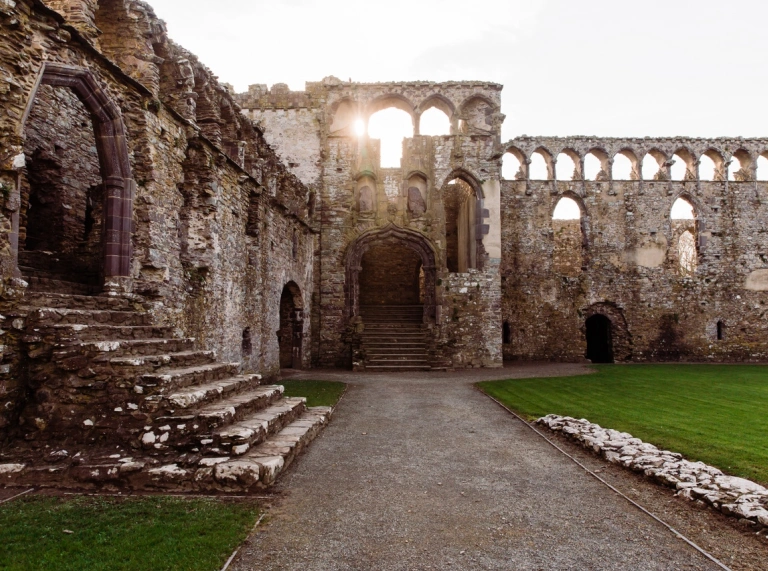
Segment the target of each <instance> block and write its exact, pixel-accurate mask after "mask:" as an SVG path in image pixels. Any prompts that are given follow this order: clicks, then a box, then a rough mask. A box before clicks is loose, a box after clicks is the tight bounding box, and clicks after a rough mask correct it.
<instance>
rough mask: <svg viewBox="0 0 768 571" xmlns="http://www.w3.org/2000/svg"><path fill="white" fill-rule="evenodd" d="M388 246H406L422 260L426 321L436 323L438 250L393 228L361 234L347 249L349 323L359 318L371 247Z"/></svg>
mask: <svg viewBox="0 0 768 571" xmlns="http://www.w3.org/2000/svg"><path fill="white" fill-rule="evenodd" d="M387 244H391V245H398V246H405V247H407V248H409V249H410V250H413V251H414V252H416V254H417V255H418V257H419V258H420V259H421V270H423V272H424V278H423V280H424V282H423V283H424V285H423V299H424V319H425V321H433V320H434V319H435V308H436V305H437V294H436V290H435V285H436V281H437V280H436V265H435V260H436V255H435V249H434V247H433V246H432V244H431V243H430V241H429V240H428V239H427V238H426V237H425V236H424V235H423V234H420V233H419V232H416V231H414V230H408V229H406V228H401V227H399V226H395V225H394V224H389V225H387V226H385V227H384V228H380V229H374V230H369V231H368V232H365V233H364V234H361V235H360V236H359V237H358V238H357V239H356V240H355V241H354V242H352V243H351V244H350V245H349V247H348V249H347V256H346V263H345V267H346V270H345V283H344V286H345V287H344V289H345V294H346V316H347V319H351V318H353V317H356V316H358V315H360V272H361V271H362V260H363V256H364V255H365V253H366V252H367V251H368V249H369V248H371V247H372V246H374V245H375V246H386V245H387Z"/></svg>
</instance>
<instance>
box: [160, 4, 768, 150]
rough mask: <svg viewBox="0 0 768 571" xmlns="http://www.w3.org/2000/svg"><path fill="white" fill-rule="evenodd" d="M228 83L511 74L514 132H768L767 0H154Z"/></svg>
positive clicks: (506, 94) (506, 80) (180, 37)
mask: <svg viewBox="0 0 768 571" xmlns="http://www.w3.org/2000/svg"><path fill="white" fill-rule="evenodd" d="M149 1H150V3H151V4H152V5H153V6H154V7H155V10H156V12H157V14H158V16H160V17H161V18H163V19H165V20H166V22H167V23H168V29H169V33H170V35H171V37H172V38H173V39H174V40H176V41H177V42H178V43H180V44H182V45H183V46H185V47H186V48H188V49H189V50H191V51H192V52H194V53H196V54H197V55H198V56H199V57H200V59H201V61H203V62H204V63H205V64H206V65H208V66H209V67H210V68H211V69H212V70H213V71H214V73H216V74H217V75H218V76H219V77H220V79H221V80H222V81H224V82H227V83H231V84H233V85H234V86H235V87H236V89H237V90H238V91H244V90H245V89H247V86H248V85H249V84H251V83H267V84H270V85H271V84H273V83H278V82H280V83H287V84H288V85H290V86H291V88H292V89H303V88H304V82H305V81H319V80H321V79H322V78H323V77H325V76H328V75H335V76H337V77H339V78H341V79H345V80H346V79H349V78H351V79H352V80H354V81H396V80H433V81H445V80H469V79H477V80H487V81H495V82H498V83H502V84H504V86H505V89H504V91H503V104H502V111H503V112H504V113H505V114H506V115H507V120H506V121H505V124H504V132H503V137H502V139H503V140H506V139H510V138H512V137H514V136H515V135H519V134H524V133H525V134H528V135H561V136H565V135H599V136H644V135H649V136H671V135H690V136H707V137H714V136H723V135H728V136H745V137H753V136H762V135H766V136H768V113H765V112H764V109H763V104H764V103H763V99H764V93H765V92H766V91H767V88H768V77H767V76H768V61H767V60H768V33H766V32H765V30H766V26H767V25H768V2H765V1H764V0H762V1H761V0H742V1H741V2H739V3H731V2H726V1H724V0H644V1H643V2H626V1H623V0H485V1H484V2H480V3H477V2H467V1H459V0H441V1H437V0H415V1H414V0H388V1H387V2H380V1H366V2H362V1H360V0H216V1H215V2H211V0H149Z"/></svg>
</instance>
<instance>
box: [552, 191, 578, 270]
mask: <svg viewBox="0 0 768 571" xmlns="http://www.w3.org/2000/svg"><path fill="white" fill-rule="evenodd" d="M552 232H553V236H554V245H553V250H552V267H553V269H554V270H555V272H557V273H558V274H560V275H563V276H570V277H574V276H577V275H579V273H581V267H582V263H583V252H582V250H583V243H584V235H583V232H582V228H581V208H579V205H578V204H577V202H576V201H575V200H573V199H572V198H568V197H567V196H564V197H562V198H561V199H560V200H559V201H558V203H557V206H555V210H554V212H553V214H552Z"/></svg>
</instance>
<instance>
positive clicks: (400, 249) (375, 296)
mask: <svg viewBox="0 0 768 571" xmlns="http://www.w3.org/2000/svg"><path fill="white" fill-rule="evenodd" d="M421 267H422V263H421V257H420V256H419V255H418V254H417V253H416V252H415V251H414V250H413V249H411V248H409V247H408V246H406V245H405V244H402V243H395V244H374V245H372V246H371V247H370V248H369V249H368V251H366V252H365V254H363V259H362V269H361V271H360V305H362V306H366V305H418V304H421V303H423V302H424V295H423V292H422V291H421V283H420V279H419V278H420V276H421V275H423V272H422V269H421Z"/></svg>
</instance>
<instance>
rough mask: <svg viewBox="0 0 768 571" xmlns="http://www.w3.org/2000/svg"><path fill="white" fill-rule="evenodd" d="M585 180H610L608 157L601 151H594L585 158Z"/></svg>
mask: <svg viewBox="0 0 768 571" xmlns="http://www.w3.org/2000/svg"><path fill="white" fill-rule="evenodd" d="M584 180H597V181H606V180H608V155H607V154H606V153H605V151H603V150H601V149H592V150H591V151H589V153H587V156H586V157H584Z"/></svg>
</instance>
